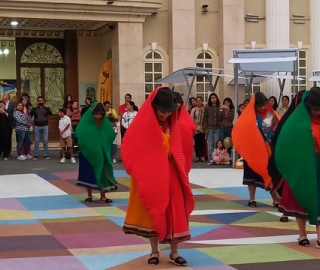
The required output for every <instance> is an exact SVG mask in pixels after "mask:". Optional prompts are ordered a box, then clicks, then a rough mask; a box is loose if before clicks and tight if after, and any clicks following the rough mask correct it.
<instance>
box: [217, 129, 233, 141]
mask: <svg viewBox="0 0 320 270" xmlns="http://www.w3.org/2000/svg"><path fill="white" fill-rule="evenodd" d="M232 128H233V127H224V128H221V130H220V140H221V141H223V140H224V139H225V138H227V137H230V138H231V131H232Z"/></svg>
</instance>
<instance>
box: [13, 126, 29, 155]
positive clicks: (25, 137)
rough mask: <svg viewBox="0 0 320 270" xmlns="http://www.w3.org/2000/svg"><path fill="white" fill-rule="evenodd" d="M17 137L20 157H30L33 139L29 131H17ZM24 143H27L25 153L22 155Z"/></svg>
mask: <svg viewBox="0 0 320 270" xmlns="http://www.w3.org/2000/svg"><path fill="white" fill-rule="evenodd" d="M16 137H17V152H18V156H21V155H28V151H29V148H30V145H31V139H30V134H29V131H22V130H16ZM23 142H25V147H24V153H21V147H22V144H23Z"/></svg>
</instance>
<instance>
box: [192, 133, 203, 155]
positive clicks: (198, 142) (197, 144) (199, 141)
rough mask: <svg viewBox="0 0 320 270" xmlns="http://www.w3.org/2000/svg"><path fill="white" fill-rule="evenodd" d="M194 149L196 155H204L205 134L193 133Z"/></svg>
mask: <svg viewBox="0 0 320 270" xmlns="http://www.w3.org/2000/svg"><path fill="white" fill-rule="evenodd" d="M193 138H194V150H195V152H196V157H199V158H201V157H204V156H205V134H204V133H201V132H199V133H197V134H196V135H194V137H193Z"/></svg>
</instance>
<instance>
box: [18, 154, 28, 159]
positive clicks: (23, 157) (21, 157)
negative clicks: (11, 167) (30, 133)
mask: <svg viewBox="0 0 320 270" xmlns="http://www.w3.org/2000/svg"><path fill="white" fill-rule="evenodd" d="M17 160H26V157H25V156H23V155H21V156H18V158H17Z"/></svg>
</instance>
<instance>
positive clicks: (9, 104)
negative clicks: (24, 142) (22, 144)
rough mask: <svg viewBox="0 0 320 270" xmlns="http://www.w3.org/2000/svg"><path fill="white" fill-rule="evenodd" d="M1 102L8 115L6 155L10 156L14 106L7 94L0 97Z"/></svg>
mask: <svg viewBox="0 0 320 270" xmlns="http://www.w3.org/2000/svg"><path fill="white" fill-rule="evenodd" d="M2 100H3V102H4V104H5V107H4V109H6V110H7V112H8V113H9V115H10V117H9V120H10V123H9V125H10V127H11V129H10V140H9V142H8V146H7V147H8V155H9V156H10V155H11V149H12V130H13V129H14V120H13V112H14V109H15V104H14V103H13V102H11V101H10V94H9V93H4V94H3V95H2Z"/></svg>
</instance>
